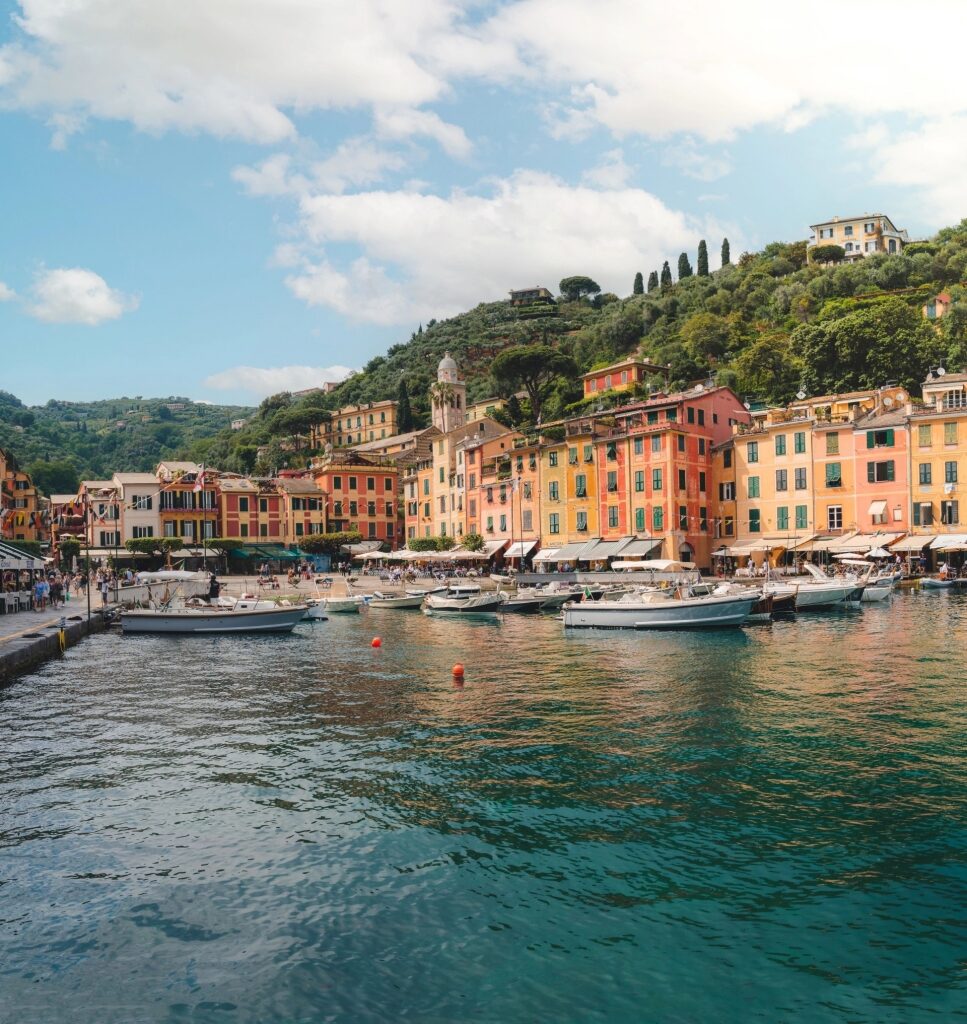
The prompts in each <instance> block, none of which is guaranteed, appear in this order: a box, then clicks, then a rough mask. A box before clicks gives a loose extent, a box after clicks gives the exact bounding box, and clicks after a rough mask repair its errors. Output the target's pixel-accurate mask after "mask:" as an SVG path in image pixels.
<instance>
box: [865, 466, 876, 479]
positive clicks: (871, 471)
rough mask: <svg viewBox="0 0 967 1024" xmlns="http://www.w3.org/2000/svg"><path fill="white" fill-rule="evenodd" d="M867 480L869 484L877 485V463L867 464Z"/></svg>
mask: <svg viewBox="0 0 967 1024" xmlns="http://www.w3.org/2000/svg"><path fill="white" fill-rule="evenodd" d="M866 480H867V483H871V484H873V483H876V463H875V462H867V464H866Z"/></svg>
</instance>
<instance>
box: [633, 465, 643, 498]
mask: <svg viewBox="0 0 967 1024" xmlns="http://www.w3.org/2000/svg"><path fill="white" fill-rule="evenodd" d="M644 489H645V471H644V470H643V469H637V470H635V491H636V492H637V493H639V494H640V493H641V492H642V491H643V490H644Z"/></svg>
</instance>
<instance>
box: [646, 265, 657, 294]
mask: <svg viewBox="0 0 967 1024" xmlns="http://www.w3.org/2000/svg"><path fill="white" fill-rule="evenodd" d="M657 287H658V271H657V270H653V271H652V272H651V273H650V274H649V275H648V291H650V292H653V291H654V290H655V289H656V288H657Z"/></svg>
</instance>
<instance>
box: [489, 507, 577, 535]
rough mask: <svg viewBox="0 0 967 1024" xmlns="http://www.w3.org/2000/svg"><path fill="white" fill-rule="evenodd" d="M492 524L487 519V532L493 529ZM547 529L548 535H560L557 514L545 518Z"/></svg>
mask: <svg viewBox="0 0 967 1024" xmlns="http://www.w3.org/2000/svg"><path fill="white" fill-rule="evenodd" d="M493 523H494V521H493V519H488V520H487V529H488V530H491V531H492V530H493V528H494V525H493ZM547 528H548V532H550V533H560V532H561V517H560V516H559V515H558V514H557V512H552V513H551V514H550V515H549V516H548V517H547Z"/></svg>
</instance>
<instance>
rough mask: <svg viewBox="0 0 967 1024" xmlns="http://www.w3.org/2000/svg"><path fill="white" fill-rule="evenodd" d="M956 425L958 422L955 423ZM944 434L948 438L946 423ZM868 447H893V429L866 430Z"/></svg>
mask: <svg viewBox="0 0 967 1024" xmlns="http://www.w3.org/2000/svg"><path fill="white" fill-rule="evenodd" d="M954 426H956V424H954ZM944 436H945V438H946V424H944ZM866 447H867V448H892V447H893V430H892V429H890V430H867V432H866Z"/></svg>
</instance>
